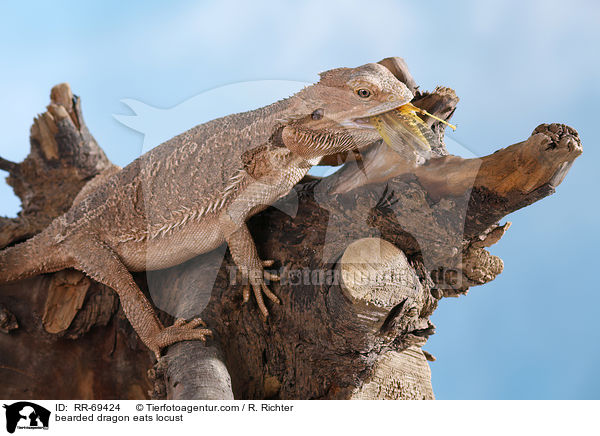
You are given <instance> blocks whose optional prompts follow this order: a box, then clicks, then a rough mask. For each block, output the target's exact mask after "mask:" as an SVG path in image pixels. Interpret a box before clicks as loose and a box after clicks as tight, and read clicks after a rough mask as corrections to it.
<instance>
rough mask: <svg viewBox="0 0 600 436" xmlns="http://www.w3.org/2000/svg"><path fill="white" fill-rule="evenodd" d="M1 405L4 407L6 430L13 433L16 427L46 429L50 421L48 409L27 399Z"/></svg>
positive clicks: (20, 428)
mask: <svg viewBox="0 0 600 436" xmlns="http://www.w3.org/2000/svg"><path fill="white" fill-rule="evenodd" d="M3 407H4V408H5V409H6V431H8V432H9V433H14V432H15V430H16V429H19V430H22V429H25V430H41V429H43V430H48V423H49V422H50V411H49V410H48V409H45V408H44V407H42V406H38V405H37V404H35V403H30V402H29V401H19V402H18V403H13V404H10V405H7V404H4V406H3Z"/></svg>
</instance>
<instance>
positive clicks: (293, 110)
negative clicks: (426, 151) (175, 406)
mask: <svg viewBox="0 0 600 436" xmlns="http://www.w3.org/2000/svg"><path fill="white" fill-rule="evenodd" d="M411 99H412V94H411V93H410V91H409V90H408V89H407V88H406V86H405V85H404V84H403V83H401V82H400V81H398V80H397V79H396V78H395V77H394V76H393V75H392V74H391V73H390V72H389V71H388V70H387V69H386V68H385V67H383V66H381V65H378V64H367V65H364V66H361V67H358V68H353V69H351V68H340V69H335V70H330V71H327V72H325V73H322V74H321V79H320V81H319V82H318V83H316V84H314V85H311V86H309V87H306V88H305V89H303V90H302V91H300V92H299V93H297V94H295V95H294V96H292V97H290V98H288V99H286V100H282V101H279V102H277V103H274V104H272V105H269V106H267V107H264V108H260V109H257V110H254V111H250V112H245V113H241V114H234V115H230V116H227V117H224V118H220V119H216V120H213V121H210V122H208V123H206V124H202V125H199V126H196V127H194V128H192V129H190V130H188V131H187V132H185V133H183V134H181V135H179V136H177V137H175V138H173V139H171V140H169V141H167V142H165V143H164V144H161V145H160V146H158V147H156V148H154V149H153V150H151V151H149V152H148V153H146V154H144V155H143V156H141V157H140V158H138V159H136V160H135V161H134V162H132V163H131V164H129V165H128V166H126V167H125V168H123V169H122V170H121V171H119V172H117V173H116V174H114V175H112V176H110V177H108V178H107V179H106V181H104V182H101V183H98V184H97V186H95V189H94V188H91V189H89V190H88V191H89V192H88V193H87V194H82V195H81V196H79V197H78V198H77V201H75V202H74V204H73V206H72V207H71V209H70V210H69V211H68V212H67V213H66V214H64V215H63V216H61V217H58V218H57V219H56V220H54V221H53V222H52V223H51V225H50V226H49V227H48V228H47V229H46V230H44V231H43V232H42V233H40V234H39V235H36V236H35V237H33V238H31V239H30V240H28V241H26V242H24V243H22V244H19V245H16V246H14V247H11V248H8V249H6V250H4V251H2V252H0V283H2V282H7V281H11V280H19V279H23V278H26V277H29V276H32V275H35V274H39V273H47V272H54V271H58V270H61V269H64V268H69V267H70V268H75V269H78V270H80V271H83V272H84V273H86V274H87V275H89V276H90V277H91V278H92V279H94V280H96V281H98V282H100V283H103V284H105V285H107V286H109V287H111V288H113V289H114V290H115V291H116V292H117V293H118V295H119V297H120V300H121V304H122V306H123V310H124V312H125V314H126V315H127V317H128V319H129V321H130V322H131V324H132V325H133V327H134V329H135V330H136V332H137V333H138V334H139V336H140V338H141V339H142V341H143V342H144V343H145V344H146V346H148V348H150V349H151V350H152V351H153V352H154V353H155V354H156V356H157V358H159V356H160V351H161V349H162V348H164V347H166V346H168V345H170V344H172V343H175V342H179V341H182V340H194V339H204V338H205V336H206V335H208V334H210V331H209V330H207V329H198V328H196V327H198V326H199V325H202V322H201V320H199V319H196V320H193V321H190V322H187V323H186V322H185V321H183V320H178V321H177V322H176V323H175V324H174V325H173V326H170V327H166V328H165V327H164V326H163V325H162V324H161V323H160V321H159V320H158V318H157V317H156V315H155V313H154V310H153V308H152V306H151V304H150V303H149V302H148V300H147V299H146V298H145V297H144V295H143V294H142V292H141V291H140V290H139V288H138V287H137V285H136V284H135V282H134V280H133V278H132V276H131V274H130V273H129V271H143V270H153V269H161V268H166V267H170V266H173V265H177V264H179V263H182V262H184V261H186V260H188V259H190V258H192V257H194V256H197V255H199V254H202V253H206V252H208V251H211V250H213V249H215V248H217V247H218V246H220V245H221V244H223V242H227V243H228V245H229V249H230V252H231V255H232V257H233V259H234V261H235V263H236V264H237V266H238V267H239V269H240V270H241V272H242V274H243V275H244V276H245V278H246V279H247V280H248V282H249V286H251V287H252V290H253V291H254V295H255V297H256V300H257V303H258V306H259V308H260V310H261V312H262V314H263V316H264V317H266V316H267V314H268V312H267V308H266V306H265V304H264V301H263V295H262V294H263V293H265V295H266V296H267V297H268V298H269V299H271V300H272V301H274V302H278V299H277V297H276V296H275V295H274V294H273V293H271V291H270V290H269V289H268V288H267V286H266V285H265V283H264V271H263V265H264V264H269V263H268V261H267V262H262V261H261V260H260V259H259V257H258V254H257V252H256V247H255V245H254V242H253V240H252V237H251V235H250V233H249V231H248V227H247V226H246V220H247V219H248V218H249V217H250V216H252V215H254V214H255V213H257V212H259V211H261V210H263V209H265V208H266V207H267V206H268V205H270V204H272V203H273V202H274V201H276V200H277V199H278V198H280V197H282V196H284V195H286V194H287V193H288V192H289V191H290V190H291V189H292V187H293V186H294V185H295V184H296V183H297V182H298V181H300V179H302V177H303V176H304V175H305V174H306V173H307V172H308V170H309V169H310V167H311V166H312V165H314V164H315V163H317V162H318V161H319V159H320V158H321V157H323V156H326V155H332V154H335V153H338V152H344V151H349V150H353V149H361V148H364V147H366V146H368V145H369V144H371V143H373V142H375V141H376V140H378V139H380V136H379V135H378V134H377V132H376V131H375V130H374V129H373V128H372V127H371V126H370V125H369V124H368V123H367V122H365V120H362V121H360V120H359V121H357V119H359V118H365V117H370V116H373V115H377V114H380V113H383V112H385V111H388V110H391V109H393V108H396V107H398V106H400V105H402V104H405V103H407V102H408V101H410V100H411ZM82 197H83V198H82ZM267 276H268V277H269V278H271V279H277V277H275V276H273V275H270V276H269V275H267ZM249 295H250V288H249V287H248V288H246V289H245V290H244V301H247V300H248V298H249Z"/></svg>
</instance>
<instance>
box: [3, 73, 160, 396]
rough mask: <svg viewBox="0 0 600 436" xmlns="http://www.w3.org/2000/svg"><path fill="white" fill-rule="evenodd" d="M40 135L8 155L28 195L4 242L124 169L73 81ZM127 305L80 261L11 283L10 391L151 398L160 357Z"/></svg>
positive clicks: (12, 174)
mask: <svg viewBox="0 0 600 436" xmlns="http://www.w3.org/2000/svg"><path fill="white" fill-rule="evenodd" d="M30 142H31V151H30V153H29V155H28V156H27V158H26V159H25V160H24V161H23V162H21V163H19V164H16V163H12V162H8V161H6V160H2V161H0V167H1V168H2V169H4V170H7V171H8V172H9V177H8V183H9V184H10V185H11V186H13V189H14V191H15V193H16V194H17V195H18V196H19V197H20V199H21V203H22V210H21V212H20V213H19V216H18V217H17V218H1V219H0V247H4V246H6V245H9V244H13V243H16V242H18V241H20V240H23V239H26V238H27V237H30V236H32V235H33V234H35V233H37V232H39V231H41V230H42V229H43V228H44V227H45V226H47V225H48V223H50V222H51V221H52V219H54V218H55V217H56V216H58V215H60V214H61V213H63V212H65V211H66V210H67V209H68V208H69V207H70V205H71V203H72V202H73V201H74V199H75V196H76V195H77V194H78V192H80V191H84V190H85V189H86V188H87V189H88V190H89V189H90V188H89V187H86V188H84V189H82V187H84V186H85V185H86V183H87V182H88V181H89V180H91V179H94V178H95V177H96V176H97V175H99V174H107V173H110V172H114V171H115V170H117V169H118V167H116V166H115V165H113V164H111V163H110V162H109V161H108V159H107V158H106V156H105V155H104V153H103V152H102V150H101V149H100V147H98V145H97V144H96V142H95V140H94V138H93V137H92V136H91V134H90V133H89V131H88V129H87V127H86V125H85V122H84V121H83V117H82V114H81V107H80V100H79V98H77V97H76V96H73V94H72V93H71V90H70V88H69V86H68V85H67V84H60V85H57V86H55V87H54V88H53V89H52V91H51V102H50V105H49V106H48V110H47V111H46V112H44V113H42V114H41V115H39V116H38V117H36V118H35V120H34V123H33V126H32V128H31V141H30ZM118 309H119V305H118V299H117V298H116V295H115V293H114V292H113V291H112V290H111V289H108V288H106V287H105V286H102V285H99V284H97V283H94V282H92V281H90V280H89V279H88V278H86V277H84V276H83V274H81V273H80V272H78V271H73V270H67V271H60V272H58V273H56V274H53V275H50V276H40V277H35V278H32V279H30V280H26V281H23V282H19V283H12V284H10V285H3V286H1V287H0V332H2V334H0V379H2V383H0V397H3V398H21V399H43V398H54V399H59V398H81V399H84V398H85V399H99V398H105V399H108V398H130V399H135V398H137V399H141V398H146V397H147V391H148V390H149V389H150V388H151V383H150V381H149V379H148V378H147V376H146V370H147V369H148V367H149V366H150V365H151V362H152V360H151V356H150V355H149V354H148V352H147V350H145V349H144V348H143V347H141V346H140V345H139V343H138V340H137V337H136V336H135V334H134V333H133V331H132V329H131V327H130V326H129V324H128V323H127V321H126V320H125V319H124V317H123V316H122V313H121V312H120V311H118ZM93 327H96V328H93ZM72 339H78V340H77V341H73V340H72ZM56 380H69V383H56Z"/></svg>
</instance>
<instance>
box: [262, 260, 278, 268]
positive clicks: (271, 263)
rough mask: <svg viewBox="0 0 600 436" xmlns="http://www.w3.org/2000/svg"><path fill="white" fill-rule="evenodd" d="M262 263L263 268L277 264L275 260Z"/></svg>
mask: <svg viewBox="0 0 600 436" xmlns="http://www.w3.org/2000/svg"><path fill="white" fill-rule="evenodd" d="M261 262H262V266H266V267H269V266H273V264H274V263H275V261H274V260H263V261H261Z"/></svg>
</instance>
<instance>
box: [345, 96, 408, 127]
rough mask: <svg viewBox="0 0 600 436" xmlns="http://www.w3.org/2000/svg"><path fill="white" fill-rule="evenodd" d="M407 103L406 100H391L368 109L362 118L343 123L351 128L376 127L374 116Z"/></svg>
mask: <svg viewBox="0 0 600 436" xmlns="http://www.w3.org/2000/svg"><path fill="white" fill-rule="evenodd" d="M404 104H406V102H402V101H391V102H389V103H383V104H380V105H379V106H377V107H374V108H373V109H371V110H370V111H368V112H367V113H366V114H365V115H364V116H362V117H360V118H352V119H349V120H347V121H346V122H345V123H343V125H344V127H349V128H354V129H356V128H359V129H375V126H374V125H373V122H372V120H371V118H372V117H374V116H377V115H381V114H384V113H386V112H389V111H392V110H394V109H397V108H399V107H401V106H402V105H404Z"/></svg>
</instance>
